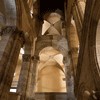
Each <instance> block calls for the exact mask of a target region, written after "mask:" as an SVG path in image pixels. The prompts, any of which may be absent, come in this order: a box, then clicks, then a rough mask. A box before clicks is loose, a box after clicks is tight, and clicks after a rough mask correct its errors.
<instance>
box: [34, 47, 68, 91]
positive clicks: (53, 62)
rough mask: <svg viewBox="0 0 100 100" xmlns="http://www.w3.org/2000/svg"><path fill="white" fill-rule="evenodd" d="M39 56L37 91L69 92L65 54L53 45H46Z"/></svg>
mask: <svg viewBox="0 0 100 100" xmlns="http://www.w3.org/2000/svg"><path fill="white" fill-rule="evenodd" d="M39 57H40V60H39V62H38V64H37V74H36V87H35V92H67V89H66V77H65V67H64V63H63V55H62V54H61V53H60V52H59V51H57V50H56V49H54V48H53V47H45V48H44V49H42V50H41V51H40V53H39ZM55 85H56V86H55Z"/></svg>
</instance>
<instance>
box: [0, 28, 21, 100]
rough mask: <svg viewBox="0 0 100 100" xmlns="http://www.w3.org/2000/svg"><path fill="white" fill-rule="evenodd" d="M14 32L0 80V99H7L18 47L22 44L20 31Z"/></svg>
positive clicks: (18, 50)
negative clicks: (0, 80)
mask: <svg viewBox="0 0 100 100" xmlns="http://www.w3.org/2000/svg"><path fill="white" fill-rule="evenodd" d="M15 33H16V34H15ZM15 33H13V34H15V38H14V39H15V40H14V44H13V47H12V50H11V53H10V56H9V59H8V61H7V65H6V69H5V72H4V75H3V79H2V82H1V89H2V92H1V97H0V99H1V100H7V99H8V93H9V91H10V87H11V83H12V80H13V75H14V72H15V68H16V65H17V60H18V56H19V52H20V48H21V46H22V44H23V37H22V32H20V31H18V30H16V31H15Z"/></svg>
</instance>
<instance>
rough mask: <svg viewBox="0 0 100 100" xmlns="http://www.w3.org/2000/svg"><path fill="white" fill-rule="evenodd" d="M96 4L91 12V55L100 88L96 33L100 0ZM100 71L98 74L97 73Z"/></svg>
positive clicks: (99, 14)
mask: <svg viewBox="0 0 100 100" xmlns="http://www.w3.org/2000/svg"><path fill="white" fill-rule="evenodd" d="M95 4H96V5H93V9H92V12H91V19H90V26H89V41H88V43H89V55H90V58H92V59H90V63H91V65H92V66H91V68H92V71H93V75H94V76H95V77H94V80H95V83H96V86H97V89H100V86H99V85H98V84H100V69H98V68H99V67H98V66H99V65H98V61H97V54H96V35H97V29H98V28H97V26H98V23H99V19H100V1H99V0H97V1H96V2H95ZM97 73H98V74H97Z"/></svg>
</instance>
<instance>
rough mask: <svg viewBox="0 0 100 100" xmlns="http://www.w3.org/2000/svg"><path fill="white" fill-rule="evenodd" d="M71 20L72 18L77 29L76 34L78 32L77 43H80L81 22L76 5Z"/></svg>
mask: <svg viewBox="0 0 100 100" xmlns="http://www.w3.org/2000/svg"><path fill="white" fill-rule="evenodd" d="M73 18H74V21H75V24H76V28H77V32H78V38H79V41H80V40H81V30H82V20H81V19H80V16H79V12H78V9H77V7H76V4H75V5H74V7H73Z"/></svg>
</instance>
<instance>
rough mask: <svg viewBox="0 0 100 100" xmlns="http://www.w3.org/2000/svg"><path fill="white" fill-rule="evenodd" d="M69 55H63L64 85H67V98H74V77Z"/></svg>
mask: <svg viewBox="0 0 100 100" xmlns="http://www.w3.org/2000/svg"><path fill="white" fill-rule="evenodd" d="M70 60H71V59H70V57H69V56H67V57H64V65H65V76H66V87H67V99H68V100H69V99H71V100H75V96H74V79H73V76H72V71H71V64H70Z"/></svg>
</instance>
